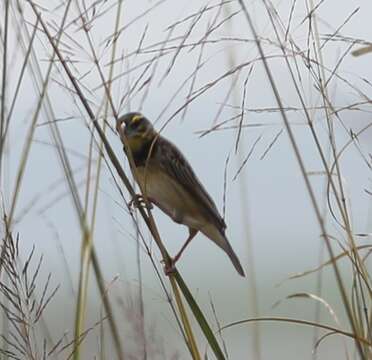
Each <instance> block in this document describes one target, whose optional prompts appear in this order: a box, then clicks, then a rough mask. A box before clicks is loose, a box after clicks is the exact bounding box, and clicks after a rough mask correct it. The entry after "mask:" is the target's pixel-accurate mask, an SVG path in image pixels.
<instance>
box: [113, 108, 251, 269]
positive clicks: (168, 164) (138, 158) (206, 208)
mask: <svg viewBox="0 0 372 360" xmlns="http://www.w3.org/2000/svg"><path fill="white" fill-rule="evenodd" d="M117 130H118V132H119V135H120V137H121V140H122V142H123V144H124V143H126V144H127V146H128V147H129V149H130V151H131V153H132V157H133V161H134V165H135V166H136V173H137V181H138V182H139V183H140V184H139V185H140V187H141V189H142V191H143V193H144V195H145V198H147V200H148V201H149V202H150V203H152V204H154V205H156V206H157V207H159V208H160V209H161V210H162V211H163V212H164V213H165V214H167V215H168V216H169V217H171V218H172V219H173V221H175V222H176V223H179V224H183V225H186V226H187V227H188V229H189V236H188V238H187V240H186V242H185V244H184V245H183V246H182V248H181V250H180V251H179V252H178V253H177V255H176V256H175V257H174V258H173V259H172V268H173V269H174V265H175V263H176V262H177V260H178V259H179V258H180V257H181V254H182V253H183V251H184V250H185V248H186V247H187V245H188V244H189V243H190V241H191V240H192V239H193V238H194V237H195V235H196V234H197V233H198V232H199V231H200V232H202V233H203V234H204V235H205V236H206V237H208V238H209V239H211V240H212V241H213V242H214V243H215V244H217V245H218V246H219V247H220V248H221V249H223V250H224V251H225V252H226V254H227V255H228V256H229V258H230V260H231V261H232V263H233V265H234V267H235V269H236V270H237V272H238V273H239V274H240V275H241V276H245V275H244V270H243V268H242V266H241V264H240V262H239V259H238V257H237V256H236V254H235V253H234V250H233V249H232V247H231V245H230V243H229V241H228V240H227V238H226V235H225V229H226V224H225V221H224V220H223V218H222V217H221V216H220V214H219V212H218V210H217V207H216V205H215V203H214V202H213V200H212V198H211V197H210V196H209V194H208V193H207V191H206V190H205V188H204V186H203V185H202V184H201V182H200V181H199V180H198V178H197V177H196V175H195V173H194V171H193V169H192V168H191V166H190V164H189V163H188V162H187V160H186V159H185V157H184V156H183V155H182V153H181V151H180V150H178V148H177V147H176V146H175V145H174V144H172V143H171V142H170V141H168V140H167V139H165V138H164V137H162V136H161V135H160V134H159V133H158V132H157V131H156V130H155V129H154V127H153V126H152V124H151V122H150V121H149V120H148V119H147V118H146V117H144V116H143V115H142V114H141V113H138V112H130V113H127V114H125V115H123V116H121V117H120V118H119V119H118V122H117ZM124 138H125V139H126V141H125V142H124V140H123V139H124ZM124 151H126V150H125V146H124ZM139 197H140V196H139ZM172 268H170V269H165V271H166V273H169V272H171V271H172Z"/></svg>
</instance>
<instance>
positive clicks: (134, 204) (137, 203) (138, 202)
mask: <svg viewBox="0 0 372 360" xmlns="http://www.w3.org/2000/svg"><path fill="white" fill-rule="evenodd" d="M128 206H129V209H130V210H131V211H132V210H133V209H134V208H137V209H138V208H140V207H142V208H146V209H148V210H152V209H153V206H152V204H151V203H150V202H149V201H148V204H146V201H145V199H144V197H143V196H142V195H141V194H136V195H134V197H133V199H132V200H131V201H129V203H128Z"/></svg>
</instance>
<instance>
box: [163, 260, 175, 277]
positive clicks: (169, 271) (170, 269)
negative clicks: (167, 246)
mask: <svg viewBox="0 0 372 360" xmlns="http://www.w3.org/2000/svg"><path fill="white" fill-rule="evenodd" d="M162 262H163V263H164V262H165V261H164V260H162ZM175 272H176V261H175V260H174V259H172V258H170V259H169V264H168V265H164V274H165V275H166V276H170V275H173V274H174V273H175Z"/></svg>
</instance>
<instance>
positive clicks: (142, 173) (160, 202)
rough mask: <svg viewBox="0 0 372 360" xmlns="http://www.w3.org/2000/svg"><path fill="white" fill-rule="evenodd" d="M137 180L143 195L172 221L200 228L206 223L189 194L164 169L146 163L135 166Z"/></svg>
mask: <svg viewBox="0 0 372 360" xmlns="http://www.w3.org/2000/svg"><path fill="white" fill-rule="evenodd" d="M137 177H138V182H139V183H140V186H141V188H142V191H143V192H144V195H145V196H147V198H148V199H149V200H150V201H151V202H153V203H154V204H155V205H156V206H158V207H159V208H160V209H161V210H162V211H163V212H164V213H166V214H167V215H168V216H170V217H171V218H172V219H173V221H175V222H177V223H181V224H184V225H186V226H188V227H191V228H193V229H197V230H201V229H202V228H203V226H204V225H205V223H206V220H205V218H204V216H203V215H202V214H201V213H200V211H199V210H198V204H197V203H196V201H195V200H194V199H193V198H192V197H191V196H190V194H189V193H188V192H187V191H186V190H185V189H184V188H183V187H182V186H181V185H180V184H178V183H177V182H176V181H175V180H173V179H172V178H171V177H170V176H169V175H168V174H166V173H165V172H164V171H161V169H159V168H156V169H155V168H154V167H152V166H151V165H148V166H147V167H146V168H145V167H144V166H141V167H137Z"/></svg>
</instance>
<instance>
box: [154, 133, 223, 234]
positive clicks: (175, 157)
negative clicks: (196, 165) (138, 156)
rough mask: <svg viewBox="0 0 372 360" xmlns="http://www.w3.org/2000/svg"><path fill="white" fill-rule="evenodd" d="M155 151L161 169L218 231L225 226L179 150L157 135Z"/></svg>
mask: <svg viewBox="0 0 372 360" xmlns="http://www.w3.org/2000/svg"><path fill="white" fill-rule="evenodd" d="M156 151H157V152H158V154H157V155H158V159H159V161H160V166H161V167H162V169H163V170H164V171H165V172H166V173H167V174H168V175H169V176H170V177H171V178H173V179H174V180H175V181H176V182H177V183H179V184H180V185H182V187H183V188H184V190H186V191H187V192H188V193H189V194H190V195H191V196H192V197H193V199H194V200H195V201H197V202H198V204H199V205H202V209H203V212H204V213H205V214H206V215H207V216H208V219H210V220H212V221H213V223H215V224H216V226H217V227H218V229H219V230H220V231H223V230H224V229H225V228H226V224H225V221H224V220H223V218H222V217H221V215H220V214H219V212H218V210H217V207H216V205H215V203H214V201H213V200H212V198H211V197H210V196H209V194H208V193H207V191H206V190H205V188H204V186H203V185H202V184H201V182H200V181H199V179H198V178H197V176H196V175H195V173H194V171H193V169H192V167H191V166H190V164H189V163H188V161H187V160H186V159H185V157H184V156H183V155H182V153H181V151H180V150H178V149H177V147H176V146H175V145H174V144H172V143H171V142H170V141H168V140H167V139H165V138H163V137H161V136H159V137H158V139H157V141H156Z"/></svg>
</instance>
